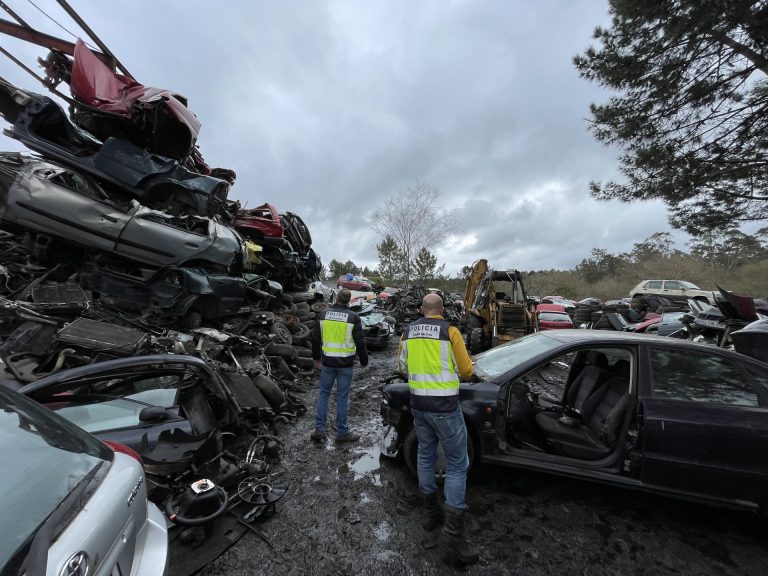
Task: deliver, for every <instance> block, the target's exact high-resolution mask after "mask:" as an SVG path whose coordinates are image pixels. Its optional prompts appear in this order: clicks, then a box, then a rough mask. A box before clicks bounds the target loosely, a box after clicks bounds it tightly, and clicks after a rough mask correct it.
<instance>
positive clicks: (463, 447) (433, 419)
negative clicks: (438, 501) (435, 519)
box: [412, 408, 469, 510]
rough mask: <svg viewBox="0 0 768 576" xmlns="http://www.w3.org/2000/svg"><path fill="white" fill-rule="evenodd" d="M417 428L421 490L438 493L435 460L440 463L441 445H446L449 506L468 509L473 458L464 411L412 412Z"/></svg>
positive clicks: (444, 450) (414, 426) (445, 490)
mask: <svg viewBox="0 0 768 576" xmlns="http://www.w3.org/2000/svg"><path fill="white" fill-rule="evenodd" d="M412 412H413V428H414V430H416V438H417V439H418V441H419V450H418V457H417V464H418V466H417V468H418V472H419V488H420V489H421V491H422V492H423V493H424V494H434V493H435V492H436V491H437V484H436V483H435V461H436V460H437V443H438V441H439V442H440V444H442V446H443V452H445V459H446V460H447V462H448V466H447V469H446V471H445V484H444V485H443V492H444V493H445V503H446V504H447V505H448V506H451V507H452V508H458V509H459V510H466V508H467V503H466V502H465V500H464V494H465V493H466V489H467V470H468V469H469V456H468V455H467V427H466V425H465V424H464V416H462V414H461V409H460V408H456V410H455V411H453V412H422V411H421V410H412Z"/></svg>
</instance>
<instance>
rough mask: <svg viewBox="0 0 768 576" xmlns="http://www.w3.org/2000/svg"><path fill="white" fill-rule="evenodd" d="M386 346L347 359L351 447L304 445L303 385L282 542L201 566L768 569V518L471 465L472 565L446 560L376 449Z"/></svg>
mask: <svg viewBox="0 0 768 576" xmlns="http://www.w3.org/2000/svg"><path fill="white" fill-rule="evenodd" d="M394 353H395V350H394V346H392V347H390V349H389V350H388V351H384V352H373V353H372V354H371V363H370V365H369V367H368V368H367V369H365V370H363V369H360V368H359V367H358V368H356V373H355V379H354V381H353V392H352V401H351V408H350V426H351V428H352V429H353V430H354V431H357V432H359V433H360V434H361V435H362V438H361V441H360V442H359V443H357V444H352V445H338V446H337V445H335V444H334V442H333V440H332V439H329V440H328V441H327V442H325V443H324V444H322V445H320V444H314V443H312V442H310V440H309V434H310V433H311V431H312V429H313V420H314V406H315V402H316V400H317V388H316V385H311V386H309V391H308V392H307V393H306V394H305V395H304V397H305V400H306V402H307V404H308V407H309V411H308V413H307V415H305V416H304V417H302V418H301V419H300V420H299V421H298V422H297V423H295V424H290V425H286V426H285V427H284V428H283V429H282V430H281V435H282V438H283V439H284V442H285V445H284V447H283V451H282V459H283V462H282V465H283V466H284V468H285V471H286V472H285V475H286V478H287V479H289V480H290V482H291V486H290V489H289V491H288V493H287V494H286V496H285V497H284V498H283V499H282V500H281V501H280V502H279V503H278V505H277V514H275V516H273V517H272V518H271V519H269V520H267V521H265V522H264V523H263V524H261V525H260V529H261V530H262V531H263V532H264V534H265V535H266V536H267V537H268V538H269V539H270V541H271V542H272V543H273V545H274V546H275V548H276V549H277V551H278V552H275V551H273V550H272V549H271V548H270V547H269V546H268V545H267V544H266V543H265V542H264V541H263V540H261V539H259V537H258V536H256V535H254V534H250V533H248V534H246V535H245V536H244V537H243V538H242V539H241V540H240V541H239V542H238V543H237V544H236V545H235V546H234V547H232V548H231V549H230V550H229V551H228V552H226V553H225V554H224V555H222V556H221V557H220V558H219V559H218V560H217V561H216V562H214V563H213V564H212V565H211V566H209V567H207V568H206V569H204V570H203V572H202V573H203V574H208V575H253V574H269V575H271V576H298V575H304V574H318V575H333V576H337V575H338V576H346V575H350V576H351V575H361V574H362V575H368V574H370V575H382V576H383V575H387V576H396V575H416V574H424V575H437V574H452V573H454V572H461V573H466V574H478V575H479V574H483V575H487V574H494V575H496V574H521V575H522V574H526V575H540V574H541V575H543V574H558V575H570V574H589V575H602V574H606V575H627V574H632V575H655V574H691V575H693V574H695V575H699V574H703V575H713V576H714V575H750V576H752V575H761V574H766V573H767V572H768V568H766V567H768V528H767V527H766V526H765V525H764V524H763V523H761V522H760V521H759V520H758V519H756V518H753V517H751V516H748V515H745V514H742V513H736V512H729V511H723V510H719V509H715V508H709V507H704V506H700V505H695V504H687V503H681V502H677V501H674V500H670V499H666V498H662V497H656V496H650V495H645V494H640V493H636V492H632V491H627V490H620V489H615V488H609V487H605V486H601V485H597V484H590V483H585V482H578V481H574V480H568V479H562V478H556V477H552V476H547V475H543V474H534V473H530V472H525V471H521V470H514V469H507V468H501V467H495V466H482V467H479V468H477V469H475V470H474V471H473V472H472V474H471V475H470V482H469V487H468V493H467V500H468V502H469V505H470V511H469V514H468V520H467V527H468V534H469V538H470V540H471V541H472V542H473V543H474V544H476V545H477V546H478V547H479V548H480V551H481V560H480V563H479V564H478V565H476V566H470V567H466V568H463V569H457V568H455V567H453V566H449V565H446V564H444V563H443V562H442V561H441V559H440V555H439V552H438V550H437V549H435V548H429V547H428V546H429V544H428V542H427V541H426V540H425V534H424V532H423V530H422V529H421V527H420V524H419V521H420V499H419V493H418V487H417V485H416V482H415V480H414V479H413V478H412V477H411V476H410V475H409V473H408V471H407V469H406V467H405V465H404V463H403V462H402V461H391V460H389V459H387V458H381V459H380V457H379V450H378V441H379V438H380V437H381V435H382V433H383V431H384V429H383V427H382V425H381V419H380V417H379V403H380V398H381V395H380V392H379V389H378V387H379V381H380V380H381V379H382V378H383V377H384V376H386V375H388V374H390V373H391V371H392V367H393V366H394ZM313 384H315V383H313ZM329 413H330V414H333V413H334V406H333V405H331V409H330V412H329ZM330 425H331V421H329V427H330ZM425 543H426V546H427V547H425Z"/></svg>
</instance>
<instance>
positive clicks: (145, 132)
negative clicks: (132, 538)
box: [0, 41, 323, 545]
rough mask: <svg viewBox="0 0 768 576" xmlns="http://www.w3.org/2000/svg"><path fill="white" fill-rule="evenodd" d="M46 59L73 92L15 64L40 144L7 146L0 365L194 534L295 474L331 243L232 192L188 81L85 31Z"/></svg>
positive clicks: (21, 115) (1, 186) (246, 512)
mask: <svg viewBox="0 0 768 576" xmlns="http://www.w3.org/2000/svg"><path fill="white" fill-rule="evenodd" d="M41 63H42V65H43V67H44V68H45V71H46V74H47V82H48V85H49V86H57V85H58V84H59V83H61V82H66V83H68V84H69V86H70V89H71V93H72V98H70V97H68V96H64V95H62V94H60V95H61V96H62V97H63V98H64V99H65V100H66V101H67V102H68V103H69V104H70V107H69V112H65V110H64V109H63V108H62V107H61V106H60V105H59V104H58V103H57V102H56V101H54V100H52V99H51V98H48V97H47V96H44V95H41V94H37V93H34V92H30V91H26V90H23V89H21V88H18V87H16V86H14V85H13V84H11V83H9V82H7V81H5V80H3V79H0V113H2V115H3V117H4V119H5V120H6V121H7V122H8V123H9V124H10V127H9V128H7V129H6V130H5V133H6V135H8V136H10V137H12V138H15V139H17V140H18V141H20V142H21V143H23V144H24V145H25V146H27V147H28V148H30V149H31V150H33V151H35V152H37V153H38V154H39V156H37V155H35V156H33V155H28V154H20V153H7V152H6V153H0V227H1V229H0V385H5V386H9V387H12V388H14V389H18V390H19V391H20V392H21V393H23V394H25V395H28V396H30V397H32V398H34V399H35V400H37V401H39V402H41V403H42V404H44V405H46V406H47V407H49V408H50V409H52V410H54V411H56V412H57V413H59V414H60V415H61V416H63V417H64V418H66V419H68V420H70V421H72V422H74V423H75V424H77V425H78V426H80V427H81V428H84V429H85V430H87V431H89V432H91V433H92V434H94V435H95V436H96V437H98V438H100V439H101V440H103V441H105V442H108V443H110V445H112V447H113V449H115V450H117V451H127V452H130V453H135V454H138V457H140V458H141V460H142V461H143V463H144V467H145V471H146V478H147V483H148V486H149V496H150V498H151V499H152V500H153V501H155V502H156V503H158V504H160V505H161V506H162V507H163V508H164V509H165V510H166V513H167V514H168V518H169V519H170V520H171V521H172V522H174V523H175V524H176V525H177V526H179V527H180V528H183V530H182V540H183V541H185V542H187V543H192V544H193V545H198V544H200V543H201V542H202V541H204V540H206V539H207V538H208V537H209V536H210V527H211V526H212V523H214V522H215V521H216V520H217V519H218V518H221V517H223V516H226V515H231V514H232V513H234V514H235V515H236V516H237V518H238V520H243V521H245V522H250V521H252V520H255V519H257V518H260V517H266V516H268V515H270V514H271V513H272V512H273V511H274V509H275V503H276V502H277V501H278V500H279V499H280V498H281V497H282V496H283V494H284V493H285V481H284V480H282V479H280V470H279V461H280V455H279V452H280V440H279V434H278V433H279V430H280V425H281V424H286V423H290V422H293V421H294V420H295V419H296V418H298V417H299V416H301V415H302V414H304V412H305V411H306V408H305V406H304V404H303V402H302V401H301V400H300V399H299V397H298V396H297V395H298V394H300V393H301V392H303V391H305V389H304V388H303V386H302V385H301V383H300V380H298V378H299V377H300V376H305V375H309V374H311V373H312V372H313V368H314V362H313V360H312V358H311V356H312V352H311V345H310V335H311V333H312V330H313V329H315V327H316V319H315V315H316V313H317V311H318V310H320V309H321V307H322V306H323V304H322V302H321V301H320V302H318V301H317V300H316V298H318V297H319V298H322V297H321V296H318V295H317V293H312V294H308V293H306V292H303V291H302V290H306V289H307V288H308V287H309V284H310V282H312V281H315V280H317V279H318V273H319V270H320V268H321V262H320V258H319V256H318V255H317V254H315V252H314V251H313V250H312V248H311V242H312V240H311V236H310V234H309V230H308V229H307V227H306V225H305V224H304V222H303V221H302V220H301V218H300V217H299V216H297V215H295V214H292V213H285V214H278V213H277V212H276V210H275V209H274V207H272V206H270V217H271V218H272V220H273V224H274V226H275V227H274V229H272V230H271V231H270V232H269V233H263V232H260V229H259V227H258V226H254V225H252V221H251V220H249V218H253V217H254V214H253V211H247V210H246V211H244V210H240V204H239V203H238V202H235V201H232V200H230V199H229V198H228V195H229V191H230V188H231V186H232V185H233V184H234V182H235V177H236V176H235V172H234V171H233V170H229V169H224V168H211V167H210V166H208V164H206V163H205V161H204V160H203V157H202V155H201V154H200V152H199V150H198V148H197V146H196V144H195V143H196V138H197V133H198V131H199V129H200V122H199V121H198V120H197V118H196V117H195V116H194V114H192V112H190V111H189V110H188V109H187V107H186V100H185V99H184V98H183V97H182V96H179V95H177V94H175V93H172V92H169V91H164V90H160V91H158V90H156V89H153V88H148V87H145V86H143V85H141V84H139V83H138V82H136V81H135V80H134V79H132V78H129V77H127V76H121V75H119V74H117V73H115V71H114V70H112V69H111V68H109V67H108V66H107V65H105V64H104V63H103V62H102V60H101V59H100V57H99V56H98V55H97V54H95V53H93V52H91V51H90V50H89V48H88V47H87V46H85V44H84V43H83V42H81V41H78V42H77V44H76V45H75V48H74V52H73V54H71V55H67V54H64V53H62V52H58V51H55V50H54V51H52V52H51V54H50V55H49V56H48V58H47V59H45V60H44V61H41ZM265 206H269V205H265ZM256 216H259V215H256ZM278 280H279V281H278ZM243 442H245V444H244V445H243ZM238 443H240V444H239V446H238ZM240 449H242V450H241V452H242V453H241V454H240V455H236V454H235V453H234V452H235V451H237V450H240Z"/></svg>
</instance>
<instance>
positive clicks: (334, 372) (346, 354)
mask: <svg viewBox="0 0 768 576" xmlns="http://www.w3.org/2000/svg"><path fill="white" fill-rule="evenodd" d="M351 298H352V294H351V292H350V291H349V290H347V289H346V288H345V289H342V290H339V292H338V293H337V294H336V302H335V303H334V304H333V305H332V306H331V307H329V308H326V309H325V310H323V311H322V312H320V314H319V316H318V318H317V323H318V326H319V328H318V329H316V330H315V331H314V334H313V336H312V357H313V358H314V359H315V365H316V366H317V367H318V368H320V394H319V396H318V398H317V413H316V415H315V431H314V432H312V434H311V438H312V440H317V441H320V440H323V439H325V422H326V419H327V417H328V402H329V400H330V396H331V390H332V389H333V385H334V382H335V383H336V441H337V442H357V441H358V440H359V439H360V435H359V434H355V433H354V432H350V431H349V427H348V425H347V412H348V410H349V392H350V389H351V388H352V370H353V367H354V365H355V355H357V356H358V357H359V358H360V365H361V366H367V365H368V351H367V350H366V348H365V336H364V335H363V324H362V322H361V321H360V317H359V316H358V315H357V314H355V313H354V312H352V310H350V309H349V307H348V306H349V301H350V300H351ZM321 358H322V362H321Z"/></svg>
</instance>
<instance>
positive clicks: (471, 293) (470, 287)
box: [464, 258, 488, 319]
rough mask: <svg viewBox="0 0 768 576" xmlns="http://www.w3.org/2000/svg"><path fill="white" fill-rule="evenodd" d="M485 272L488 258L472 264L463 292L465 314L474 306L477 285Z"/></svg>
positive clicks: (486, 271)
mask: <svg viewBox="0 0 768 576" xmlns="http://www.w3.org/2000/svg"><path fill="white" fill-rule="evenodd" d="M487 273H488V260H486V259H484V258H481V259H480V260H477V261H476V262H475V263H474V264H472V272H471V273H470V274H469V278H467V289H466V291H465V292H464V306H465V312H464V314H465V315H466V314H468V313H469V310H471V309H472V308H474V306H475V296H476V293H477V287H478V286H480V282H481V281H482V280H483V278H485V275H486V274H487ZM465 319H466V318H465Z"/></svg>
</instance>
